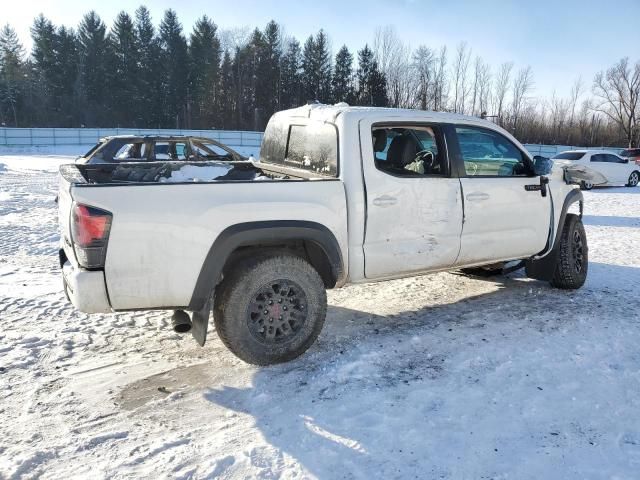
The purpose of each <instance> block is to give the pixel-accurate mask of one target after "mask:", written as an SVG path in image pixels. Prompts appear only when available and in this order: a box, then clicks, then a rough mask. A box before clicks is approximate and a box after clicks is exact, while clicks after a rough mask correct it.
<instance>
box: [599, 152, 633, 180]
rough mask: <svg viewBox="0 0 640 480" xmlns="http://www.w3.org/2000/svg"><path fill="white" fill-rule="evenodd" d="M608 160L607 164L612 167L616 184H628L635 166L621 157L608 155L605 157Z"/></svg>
mask: <svg viewBox="0 0 640 480" xmlns="http://www.w3.org/2000/svg"><path fill="white" fill-rule="evenodd" d="M604 156H605V157H606V158H607V163H608V164H609V165H610V168H611V171H612V172H613V174H614V176H615V183H625V184H626V183H627V182H628V181H629V175H631V172H632V171H633V170H634V168H633V165H632V164H630V163H629V160H628V159H624V158H622V157H619V156H618V155H613V154H611V153H607V154H605V155H604Z"/></svg>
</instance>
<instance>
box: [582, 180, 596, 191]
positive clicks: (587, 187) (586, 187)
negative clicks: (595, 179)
mask: <svg viewBox="0 0 640 480" xmlns="http://www.w3.org/2000/svg"><path fill="white" fill-rule="evenodd" d="M592 188H593V183H591V182H586V181H584V180H583V181H582V182H580V189H581V190H591V189H592Z"/></svg>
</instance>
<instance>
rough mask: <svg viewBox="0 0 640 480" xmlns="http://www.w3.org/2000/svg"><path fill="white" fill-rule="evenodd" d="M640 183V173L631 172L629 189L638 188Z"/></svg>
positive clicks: (628, 183)
mask: <svg viewBox="0 0 640 480" xmlns="http://www.w3.org/2000/svg"><path fill="white" fill-rule="evenodd" d="M639 181H640V173H638V172H631V175H629V181H628V182H627V187H637V186H638V182H639Z"/></svg>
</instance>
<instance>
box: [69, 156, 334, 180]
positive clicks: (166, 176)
mask: <svg viewBox="0 0 640 480" xmlns="http://www.w3.org/2000/svg"><path fill="white" fill-rule="evenodd" d="M60 173H61V174H62V176H63V177H64V178H65V179H66V180H67V181H69V182H70V183H72V184H76V185H78V184H85V185H114V184H150V183H209V182H229V181H240V182H247V181H264V180H308V179H322V178H326V177H323V176H322V175H314V174H313V173H311V172H306V171H298V170H297V169H292V168H283V167H278V166H274V165H264V164H257V163H253V162H213V161H212V162H139V163H136V162H126V163H124V162H123V163H103V164H71V165H62V166H61V167H60Z"/></svg>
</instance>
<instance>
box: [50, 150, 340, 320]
mask: <svg viewBox="0 0 640 480" xmlns="http://www.w3.org/2000/svg"><path fill="white" fill-rule="evenodd" d="M60 172H61V178H60V191H59V209H60V225H61V233H62V246H63V249H64V252H65V254H66V257H67V258H68V259H69V261H70V262H71V263H75V260H74V250H73V247H72V236H71V232H70V212H71V209H72V205H73V204H74V203H76V204H82V205H88V206H91V207H95V208H99V209H102V210H105V211H108V212H110V213H111V214H112V215H113V219H112V224H111V232H110V235H109V241H108V246H107V251H106V261H105V265H104V283H105V285H106V289H107V291H108V296H109V301H110V306H111V308H112V309H114V310H127V309H139V308H147V309H153V308H167V307H185V306H187V305H189V303H190V300H191V296H192V294H193V292H194V288H195V284H196V280H197V278H198V275H199V273H200V270H201V269H202V266H203V264H204V261H205V258H206V257H207V254H208V252H209V250H210V248H211V247H212V245H213V244H214V242H215V241H216V239H217V238H218V237H219V236H220V235H221V234H222V233H223V232H224V231H225V230H226V229H228V228H230V227H232V226H233V225H236V224H246V223H250V222H262V223H265V222H282V221H304V222H313V223H317V224H319V225H323V226H325V227H326V228H328V229H329V230H330V231H331V232H332V233H333V235H334V236H335V237H336V238H337V239H338V242H339V244H340V247H341V250H342V251H343V252H345V253H344V255H345V261H346V250H347V234H346V232H347V226H346V221H347V220H346V215H345V212H346V198H345V192H344V185H343V184H342V182H341V181H340V179H338V178H335V177H333V178H332V177H328V176H324V175H320V174H315V173H313V172H299V171H298V170H297V169H292V168H289V167H278V166H273V167H272V166H271V165H265V164H262V165H261V164H259V163H253V162H237V163H233V162H157V163H151V162H148V163H142V164H133V163H126V164H124V163H123V164H95V165H84V164H72V165H64V166H62V167H61V169H60ZM74 266H75V267H77V265H74Z"/></svg>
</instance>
